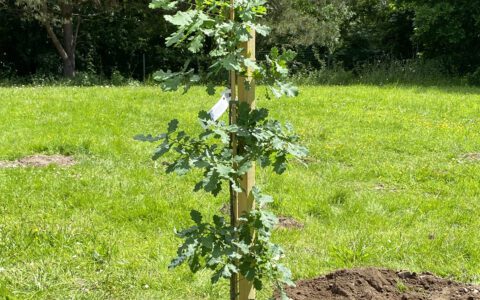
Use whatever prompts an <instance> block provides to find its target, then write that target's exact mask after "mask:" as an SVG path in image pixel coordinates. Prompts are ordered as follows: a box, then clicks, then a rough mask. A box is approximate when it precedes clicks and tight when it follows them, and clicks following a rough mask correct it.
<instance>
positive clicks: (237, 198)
mask: <svg viewBox="0 0 480 300" xmlns="http://www.w3.org/2000/svg"><path fill="white" fill-rule="evenodd" d="M234 1H235V0H230V19H231V20H232V21H233V20H234V19H235V3H234ZM250 35H251V37H252V38H251V39H250V40H249V41H248V42H245V43H242V44H241V45H239V47H240V48H242V49H243V55H244V57H245V58H250V59H252V60H255V31H254V30H253V29H252V31H251V32H250ZM252 73H253V70H251V69H248V70H247V72H246V74H245V75H244V76H237V74H236V73H235V72H234V71H232V72H231V73H230V89H231V92H232V94H231V100H232V101H235V99H236V97H237V88H238V101H239V102H240V103H247V104H248V106H249V107H250V109H254V108H255V82H254V80H253V74H252ZM237 113H238V112H237V110H236V107H235V104H234V105H231V108H230V123H232V124H235V123H236V121H237ZM232 150H233V154H234V155H235V154H237V153H242V151H244V149H242V145H239V144H238V142H237V140H236V138H235V136H232ZM240 186H241V188H242V190H243V192H241V193H236V192H235V191H233V189H230V201H231V208H232V211H231V218H232V225H233V226H238V224H239V218H240V217H241V216H242V215H243V214H245V213H248V212H250V211H251V210H252V209H254V208H255V200H254V198H253V193H252V189H253V187H254V186H255V164H254V165H253V166H252V168H251V169H250V170H249V171H248V172H247V173H246V174H245V175H244V176H243V177H242V178H241V181H240ZM230 299H231V300H254V299H256V291H255V288H254V287H253V283H252V282H249V281H248V280H246V279H245V278H244V277H243V276H233V277H232V280H231V282H230Z"/></svg>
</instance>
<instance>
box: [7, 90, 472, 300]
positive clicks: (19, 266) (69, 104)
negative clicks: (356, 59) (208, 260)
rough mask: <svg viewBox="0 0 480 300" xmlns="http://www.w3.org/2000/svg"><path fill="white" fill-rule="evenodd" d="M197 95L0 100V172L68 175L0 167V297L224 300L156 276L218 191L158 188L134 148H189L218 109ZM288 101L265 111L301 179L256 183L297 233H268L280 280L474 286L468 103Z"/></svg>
mask: <svg viewBox="0 0 480 300" xmlns="http://www.w3.org/2000/svg"><path fill="white" fill-rule="evenodd" d="M204 90H205V87H194V88H192V90H191V92H190V93H188V94H185V95H182V93H181V92H174V93H163V92H161V91H160V90H159V89H158V87H136V88H132V87H128V88H127V87H123V88H105V87H95V88H72V87H68V88H0V99H2V105H1V106H0V115H1V116H2V118H0V132H1V133H2V134H0V160H14V159H18V158H20V157H23V156H27V155H31V154H34V153H46V154H56V153H63V154H66V155H73V156H74V157H75V159H76V160H77V162H78V163H77V164H76V165H75V166H73V167H69V168H62V167H56V166H51V167H48V168H18V169H0V253H1V255H0V295H2V293H3V291H4V290H6V291H7V292H6V293H7V294H13V295H15V296H16V297H17V298H18V299H59V298H60V299H99V300H100V299H102V300H103V299H165V300H167V299H168V300H169V299H192V300H197V299H198V300H200V299H212V300H216V299H227V298H228V288H227V282H223V281H222V282H220V283H219V285H214V286H212V285H211V282H210V278H211V275H212V273H211V272H210V271H204V272H199V273H197V274H196V275H192V274H191V272H190V271H189V270H188V268H180V269H178V270H176V271H175V272H171V271H168V266H169V264H170V261H171V258H172V257H174V256H175V254H176V251H177V247H178V242H179V240H178V239H176V238H175V237H174V235H173V234H172V228H185V227H188V226H190V225H191V224H192V222H191V220H190V215H189V214H190V211H191V210H192V209H197V210H198V211H200V212H201V213H202V215H203V216H204V221H207V220H211V219H212V218H213V215H214V214H218V211H219V210H220V209H221V208H222V205H223V204H224V203H225V201H224V199H225V198H227V197H228V192H227V191H225V190H223V191H222V192H221V195H220V197H218V198H214V197H211V195H210V194H208V193H205V192H199V193H192V186H193V185H194V184H195V183H196V182H197V179H198V177H199V176H200V175H201V174H200V172H195V173H190V174H188V175H186V177H178V176H172V175H171V174H165V173H164V172H163V170H162V168H163V167H162V165H163V163H164V162H165V160H164V159H160V160H158V161H157V162H153V161H151V159H150V158H149V155H150V154H151V152H152V148H151V146H152V145H151V144H148V143H135V142H132V136H134V135H135V134H138V133H139V132H145V131H147V132H156V131H157V130H158V129H159V128H163V126H164V124H166V123H167V122H168V121H169V120H170V119H171V118H176V119H178V120H179V122H180V124H182V129H183V128H184V129H185V131H188V132H190V133H191V134H192V135H195V136H196V135H197V134H199V133H200V132H201V128H200V126H199V125H198V121H197V118H196V116H197V111H199V110H202V109H206V108H209V107H211V106H212V105H213V104H214V103H215V102H216V101H217V100H218V95H216V96H208V95H207V96H205V97H201V98H200V97H198V94H203V93H204ZM301 91H302V92H301V94H300V96H299V97H298V98H288V99H284V100H282V101H278V100H266V101H263V102H262V106H265V107H267V108H269V109H270V111H271V112H272V116H271V117H273V118H276V119H279V120H281V121H282V123H284V122H285V121H286V120H287V119H291V121H292V124H293V125H294V127H295V128H296V130H297V131H298V132H299V134H300V135H301V136H302V140H304V141H305V143H306V145H307V146H308V148H309V150H310V155H309V157H310V159H309V160H308V168H304V167H301V166H300V165H299V167H293V168H289V169H288V170H287V171H286V172H285V173H284V175H282V176H277V175H275V174H274V171H273V170H271V169H264V170H262V171H261V172H260V173H259V174H258V178H257V180H258V183H259V184H261V185H262V186H263V189H262V191H263V192H264V193H266V194H269V195H271V196H272V197H273V198H275V199H277V200H278V201H276V202H275V203H272V204H270V205H269V207H270V209H271V210H272V211H273V212H275V213H276V214H277V215H280V216H284V217H293V218H295V219H296V220H297V221H299V222H301V223H303V224H304V228H303V229H301V230H297V229H280V228H278V229H275V230H273V232H272V240H273V241H274V242H275V243H278V244H282V245H284V249H285V251H286V253H288V255H287V256H286V257H285V258H284V263H285V265H286V266H287V267H288V268H290V269H291V270H292V277H293V278H294V279H295V280H298V279H304V278H313V277H316V276H319V275H322V274H326V273H328V272H330V271H332V270H336V269H341V268H351V267H362V266H383V267H386V268H392V269H407V270H411V271H415V272H421V271H430V272H433V273H435V274H438V275H441V276H443V277H446V278H452V279H456V280H460V281H463V282H476V283H480V277H479V271H478V266H479V265H480V252H479V251H478V249H479V248H480V219H479V218H478V211H479V210H480V201H479V195H480V182H479V180H478V178H479V177H480V161H479V160H478V157H479V156H478V154H477V155H475V154H474V153H478V152H479V149H480V123H479V122H477V120H478V118H479V111H480V103H479V101H478V95H479V94H480V89H478V88H466V87H452V86H448V87H442V86H440V87H436V88H431V87H430V88H425V87H422V86H410V87H401V86H383V87H372V86H364V85H355V86H347V87H343V88H338V87H335V86H333V87H328V86H325V87H314V88H313V87H301ZM260 92H262V91H260ZM292 115H294V116H295V118H292ZM469 153H470V155H467V154H469ZM267 178H268V180H266V179H267ZM271 291H272V290H271V289H269V288H268V287H266V288H265V290H264V291H263V292H261V293H259V299H268V298H269V296H271Z"/></svg>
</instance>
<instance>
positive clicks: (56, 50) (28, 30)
mask: <svg viewBox="0 0 480 300" xmlns="http://www.w3.org/2000/svg"><path fill="white" fill-rule="evenodd" d="M149 2H150V1H149V0H135V1H128V0H123V1H122V0H110V1H106V0H0V78H1V77H3V78H6V77H24V76H31V75H33V74H42V75H46V76H53V77H57V76H62V75H63V76H67V77H73V76H75V74H76V72H82V73H86V74H94V75H97V76H104V77H111V76H112V74H113V75H121V76H123V77H127V78H135V79H142V77H143V56H144V55H145V59H146V73H147V74H150V73H152V72H153V71H156V70H158V69H160V68H162V69H168V68H172V69H178V68H179V67H180V66H178V64H179V61H180V60H179V59H178V57H179V56H183V55H186V52H185V51H184V49H167V48H166V47H164V40H165V38H166V37H167V36H168V32H171V28H169V25H168V24H167V23H166V22H165V21H164V20H163V17H162V12H161V11H156V10H151V9H149V8H148V4H149ZM269 6H270V9H271V12H272V13H271V14H270V16H269V19H268V21H267V22H268V23H270V26H271V27H272V28H273V32H272V35H271V36H270V38H269V39H267V40H261V41H260V45H259V52H260V53H259V58H261V55H262V54H264V53H263V51H262V49H267V48H270V47H271V46H280V47H284V48H290V49H294V50H296V51H297V52H298V54H299V55H298V59H297V60H298V61H299V63H298V64H297V65H296V66H294V69H295V70H297V71H304V70H320V69H328V68H341V69H342V70H350V71H352V72H355V70H357V69H358V68H359V66H365V65H371V64H377V63H389V62H392V61H403V60H421V61H432V62H435V64H436V65H438V66H439V69H438V70H442V72H445V73H446V74H449V75H466V74H471V76H473V75H475V74H476V75H477V76H478V77H480V0H473V1H469V0H271V1H269ZM191 63H192V64H193V65H194V66H195V67H196V68H197V69H198V70H199V71H202V69H203V68H205V67H206V66H207V65H208V61H207V58H206V56H205V55H202V54H201V53H200V54H199V55H198V56H197V57H192V61H191ZM472 74H473V75H472Z"/></svg>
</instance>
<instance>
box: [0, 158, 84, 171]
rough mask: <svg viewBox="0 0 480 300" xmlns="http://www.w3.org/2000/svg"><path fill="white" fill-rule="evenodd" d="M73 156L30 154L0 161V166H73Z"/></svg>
mask: <svg viewBox="0 0 480 300" xmlns="http://www.w3.org/2000/svg"><path fill="white" fill-rule="evenodd" d="M75 163H76V161H75V160H74V159H73V157H70V156H64V155H32V156H27V157H24V158H21V159H18V160H15V161H0V168H22V167H46V166H49V165H52V164H55V165H58V166H73V165H74V164H75Z"/></svg>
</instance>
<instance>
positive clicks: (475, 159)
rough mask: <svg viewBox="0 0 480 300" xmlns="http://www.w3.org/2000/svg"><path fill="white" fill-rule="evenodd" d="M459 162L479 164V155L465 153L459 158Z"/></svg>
mask: <svg viewBox="0 0 480 300" xmlns="http://www.w3.org/2000/svg"><path fill="white" fill-rule="evenodd" d="M459 161H460V162H465V161H467V162H480V153H467V154H464V155H462V156H460V158H459Z"/></svg>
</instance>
